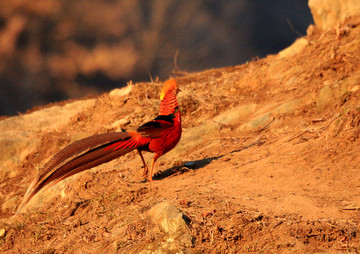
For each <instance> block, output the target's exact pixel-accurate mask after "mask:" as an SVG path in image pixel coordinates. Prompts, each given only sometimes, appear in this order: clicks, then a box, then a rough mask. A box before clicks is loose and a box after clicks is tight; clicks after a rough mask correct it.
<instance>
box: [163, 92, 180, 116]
mask: <svg viewBox="0 0 360 254" xmlns="http://www.w3.org/2000/svg"><path fill="white" fill-rule="evenodd" d="M178 107H179V104H178V102H177V100H176V95H175V93H174V92H172V91H171V92H168V93H167V94H166V95H165V97H164V98H163V99H162V100H161V103H160V110H159V115H164V116H165V115H171V114H174V115H175V114H177V113H178V112H176V108H178ZM178 111H179V110H178ZM179 117H180V114H179Z"/></svg>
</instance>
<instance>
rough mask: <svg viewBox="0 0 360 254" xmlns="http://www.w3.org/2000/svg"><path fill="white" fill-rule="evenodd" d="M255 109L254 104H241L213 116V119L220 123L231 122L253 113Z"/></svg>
mask: <svg viewBox="0 0 360 254" xmlns="http://www.w3.org/2000/svg"><path fill="white" fill-rule="evenodd" d="M255 109H256V104H248V105H241V106H238V107H235V108H232V109H229V110H227V111H225V112H223V113H221V114H220V115H218V116H216V117H214V121H215V122H217V123H220V124H232V123H235V122H237V121H238V120H241V119H244V118H246V117H247V116H248V115H250V114H252V113H254V112H255Z"/></svg>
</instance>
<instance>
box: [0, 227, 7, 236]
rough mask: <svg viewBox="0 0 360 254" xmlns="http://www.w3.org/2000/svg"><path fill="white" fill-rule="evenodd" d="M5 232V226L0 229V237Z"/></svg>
mask: <svg viewBox="0 0 360 254" xmlns="http://www.w3.org/2000/svg"><path fill="white" fill-rule="evenodd" d="M5 233H6V230H5V228H2V229H0V237H3V236H4V235H5Z"/></svg>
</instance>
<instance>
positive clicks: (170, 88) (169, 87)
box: [160, 78, 180, 100]
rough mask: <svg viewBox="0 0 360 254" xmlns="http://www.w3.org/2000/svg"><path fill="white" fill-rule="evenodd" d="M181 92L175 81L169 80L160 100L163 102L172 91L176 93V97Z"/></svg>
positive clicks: (165, 84)
mask: <svg viewBox="0 0 360 254" xmlns="http://www.w3.org/2000/svg"><path fill="white" fill-rule="evenodd" d="M179 90H180V89H179V88H178V85H177V83H176V80H175V79H173V78H172V79H169V80H167V81H165V83H164V86H163V88H162V89H161V93H160V100H163V99H164V98H165V95H166V94H167V93H168V92H170V91H171V92H174V93H175V95H176V94H177V92H178V91H179Z"/></svg>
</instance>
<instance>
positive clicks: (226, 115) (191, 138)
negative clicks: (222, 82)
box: [163, 104, 257, 158]
mask: <svg viewBox="0 0 360 254" xmlns="http://www.w3.org/2000/svg"><path fill="white" fill-rule="evenodd" d="M256 107H257V105H256V104H248V105H241V106H238V107H235V108H232V109H229V110H227V111H225V112H223V113H221V114H219V115H217V116H216V117H214V119H212V120H206V121H204V122H203V123H202V124H200V125H198V126H195V127H193V128H191V129H188V130H187V131H186V132H184V133H183V134H182V137H181V140H180V142H179V144H178V145H177V146H176V147H175V148H174V149H173V150H171V151H170V152H169V153H167V154H166V155H164V156H163V157H164V158H172V157H178V154H181V153H183V152H186V151H187V150H188V149H190V148H191V147H194V146H196V145H198V144H200V143H201V142H203V141H204V140H206V139H207V138H209V137H213V136H214V133H215V132H217V131H219V129H220V126H221V124H225V125H226V124H234V123H236V122H238V121H240V120H243V119H246V118H247V117H248V116H249V115H251V114H253V113H254V112H255V110H256Z"/></svg>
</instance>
